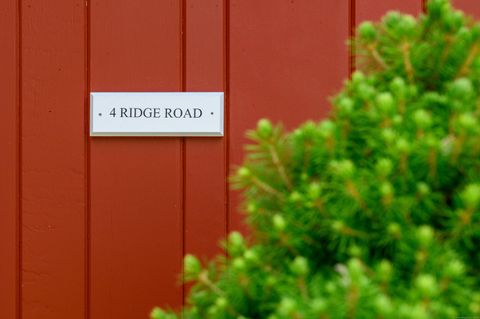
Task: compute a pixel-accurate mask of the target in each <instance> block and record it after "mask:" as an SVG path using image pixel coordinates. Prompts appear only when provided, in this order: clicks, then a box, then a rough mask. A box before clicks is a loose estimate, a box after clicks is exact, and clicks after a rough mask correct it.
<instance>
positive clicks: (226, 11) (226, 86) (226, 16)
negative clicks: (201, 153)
mask: <svg viewBox="0 0 480 319" xmlns="http://www.w3.org/2000/svg"><path fill="white" fill-rule="evenodd" d="M223 33H224V34H223V40H224V49H223V75H224V78H223V90H224V98H225V100H224V103H225V105H224V107H225V112H224V113H225V114H224V116H225V137H224V138H225V143H224V153H225V160H224V162H225V235H227V234H228V233H229V232H230V184H229V181H228V180H229V175H230V0H224V1H223Z"/></svg>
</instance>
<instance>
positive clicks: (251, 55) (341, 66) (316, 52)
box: [229, 0, 349, 229]
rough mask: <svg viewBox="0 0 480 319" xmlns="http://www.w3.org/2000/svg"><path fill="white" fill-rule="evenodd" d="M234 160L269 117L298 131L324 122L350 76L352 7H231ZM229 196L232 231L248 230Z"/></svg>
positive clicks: (285, 1)
mask: <svg viewBox="0 0 480 319" xmlns="http://www.w3.org/2000/svg"><path fill="white" fill-rule="evenodd" d="M230 4H231V6H230V43H231V45H230V130H231V135H230V143H229V145H230V147H229V152H230V162H231V165H232V166H233V167H234V166H235V165H238V164H240V163H241V161H242V158H243V145H244V144H245V143H246V139H245V138H244V135H245V131H246V130H247V129H250V128H253V127H255V125H256V122H257V121H258V119H260V118H262V117H267V118H270V119H272V120H273V121H274V122H278V121H281V122H283V123H284V124H285V125H286V127H287V128H293V127H295V126H297V125H298V124H300V123H302V122H304V121H306V120H307V119H313V120H319V119H321V118H322V117H324V116H325V115H326V114H327V113H328V110H329V109H330V106H329V103H328V101H327V98H328V97H329V96H332V95H333V94H335V93H336V90H337V89H339V88H340V87H341V84H342V81H343V79H344V78H345V77H346V76H347V74H348V49H347V47H346V45H345V43H346V40H347V38H348V34H349V26H348V21H349V16H348V11H349V3H348V1H347V0H341V1H313V0H308V1H298V0H297V1H294V0H269V1H244V0H231V2H230ZM238 204H239V196H238V195H237V194H236V193H235V192H231V193H230V205H229V216H230V225H231V227H230V228H231V229H243V226H242V218H243V216H242V215H240V214H238V213H237V209H238V206H239V205H238Z"/></svg>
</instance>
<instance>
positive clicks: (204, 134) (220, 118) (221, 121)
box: [89, 91, 225, 137]
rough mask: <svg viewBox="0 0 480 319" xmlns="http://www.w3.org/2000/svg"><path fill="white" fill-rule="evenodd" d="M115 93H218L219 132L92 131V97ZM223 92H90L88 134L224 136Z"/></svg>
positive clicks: (99, 135)
mask: <svg viewBox="0 0 480 319" xmlns="http://www.w3.org/2000/svg"><path fill="white" fill-rule="evenodd" d="M105 93H108V94H112V93H113V94H115V93H121V94H129V93H133V94H137V93H141V94H143V93H145V94H152V93H155V94H157V93H165V94H186V95H187V94H192V95H196V94H215V95H218V97H219V98H220V114H219V120H220V128H221V131H220V132H193V133H192V132H173V133H169V132H101V133H99V132H94V131H93V115H94V112H93V98H94V96H95V94H105ZM224 97H225V93H224V92H126V91H122V92H107V91H95V92H90V123H89V124H90V136H91V137H102V136H104V137H108V136H110V137H122V136H123V137H129V136H133V137H135V136H141V137H159V136H160V137H161V136H164V137H223V136H224V130H225V127H224V122H225V120H224V109H225V105H224V104H225V98H224Z"/></svg>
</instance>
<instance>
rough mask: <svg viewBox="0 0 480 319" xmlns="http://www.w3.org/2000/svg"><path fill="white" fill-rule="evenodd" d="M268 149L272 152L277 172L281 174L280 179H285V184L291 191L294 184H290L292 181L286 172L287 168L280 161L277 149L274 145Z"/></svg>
mask: <svg viewBox="0 0 480 319" xmlns="http://www.w3.org/2000/svg"><path fill="white" fill-rule="evenodd" d="M268 149H269V151H270V156H271V157H272V162H273V164H274V165H275V167H276V168H277V171H278V173H279V174H280V177H281V178H282V179H283V182H284V183H285V185H286V186H287V188H288V189H289V190H291V189H292V183H291V182H290V179H289V178H288V176H287V173H286V172H285V167H284V166H283V165H282V162H281V161H280V158H279V156H278V153H277V151H276V149H275V148H274V147H273V146H272V145H269V146H268Z"/></svg>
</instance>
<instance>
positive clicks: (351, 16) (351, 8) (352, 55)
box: [348, 0, 356, 77]
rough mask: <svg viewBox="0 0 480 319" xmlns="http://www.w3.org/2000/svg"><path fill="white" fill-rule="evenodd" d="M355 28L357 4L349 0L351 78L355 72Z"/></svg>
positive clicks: (349, 61)
mask: <svg viewBox="0 0 480 319" xmlns="http://www.w3.org/2000/svg"><path fill="white" fill-rule="evenodd" d="M355 26H356V2H355V0H349V12H348V37H349V42H350V45H349V46H348V75H349V77H350V76H351V75H352V73H353V72H354V71H355V52H354V45H353V41H354V40H355Z"/></svg>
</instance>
